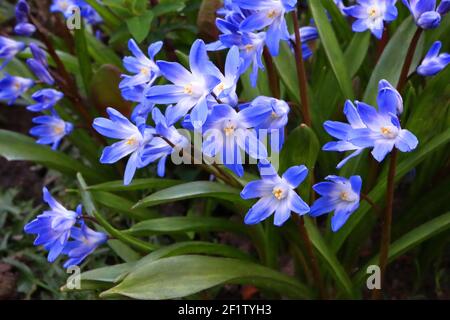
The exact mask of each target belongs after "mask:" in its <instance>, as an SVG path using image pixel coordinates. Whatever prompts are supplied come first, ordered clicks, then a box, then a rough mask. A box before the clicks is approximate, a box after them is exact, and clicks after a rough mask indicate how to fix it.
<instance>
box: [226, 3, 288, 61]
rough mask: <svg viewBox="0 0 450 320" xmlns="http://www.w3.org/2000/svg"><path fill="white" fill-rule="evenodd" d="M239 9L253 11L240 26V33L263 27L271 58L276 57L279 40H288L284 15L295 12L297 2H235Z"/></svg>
mask: <svg viewBox="0 0 450 320" xmlns="http://www.w3.org/2000/svg"><path fill="white" fill-rule="evenodd" d="M234 2H235V3H236V4H237V5H238V6H239V7H240V8H242V9H248V10H253V11H254V12H253V13H252V14H251V15H249V16H248V17H246V19H245V20H244V21H243V22H242V23H241V24H240V29H241V31H244V32H252V31H256V30H261V29H263V28H265V27H268V28H267V31H266V45H267V47H268V48H269V51H270V53H271V54H272V55H273V56H277V55H278V53H279V48H280V41H281V40H289V31H288V28H287V24H286V19H285V14H286V13H288V12H291V11H293V10H295V8H296V5H297V0H254V1H248V0H236V1H234Z"/></svg>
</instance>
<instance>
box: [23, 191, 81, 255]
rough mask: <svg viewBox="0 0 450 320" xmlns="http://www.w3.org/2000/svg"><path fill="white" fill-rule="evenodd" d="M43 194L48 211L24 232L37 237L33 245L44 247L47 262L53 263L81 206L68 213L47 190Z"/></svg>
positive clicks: (28, 225) (30, 223) (67, 237)
mask: <svg viewBox="0 0 450 320" xmlns="http://www.w3.org/2000/svg"><path fill="white" fill-rule="evenodd" d="M43 193H44V201H45V202H46V203H47V204H48V205H49V206H50V210H48V211H44V212H43V213H42V214H40V215H38V216H37V217H36V219H34V220H33V221H31V222H29V223H28V224H27V225H26V226H25V227H24V230H25V232H26V233H29V234H36V235H37V238H36V240H35V241H34V245H36V246H40V245H42V246H44V248H45V250H47V251H49V254H48V261H49V262H53V261H55V260H56V258H57V257H58V256H59V255H60V254H61V253H62V251H63V249H64V247H65V245H66V243H67V240H68V239H69V236H70V233H71V230H72V227H73V226H74V225H75V223H76V222H77V218H78V217H79V216H80V215H81V205H79V206H78V207H77V209H76V211H69V210H67V209H66V208H64V207H63V206H62V205H61V204H60V203H59V202H57V201H56V200H55V199H54V198H53V197H52V196H51V194H50V193H49V192H48V190H47V188H44V189H43Z"/></svg>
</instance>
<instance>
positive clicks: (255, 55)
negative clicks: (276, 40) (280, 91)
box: [240, 32, 266, 87]
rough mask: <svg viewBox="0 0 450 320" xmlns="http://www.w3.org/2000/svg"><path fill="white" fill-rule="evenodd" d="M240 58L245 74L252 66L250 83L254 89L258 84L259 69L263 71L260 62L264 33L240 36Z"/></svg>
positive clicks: (264, 39)
mask: <svg viewBox="0 0 450 320" xmlns="http://www.w3.org/2000/svg"><path fill="white" fill-rule="evenodd" d="M241 39H242V45H241V47H240V49H241V57H242V59H243V60H244V61H243V65H242V72H245V71H246V70H247V69H248V68H249V67H250V66H252V72H251V73H250V83H251V85H252V86H253V87H256V83H257V82H258V71H259V69H262V70H264V63H263V61H262V54H263V50H264V46H265V44H266V43H265V41H266V33H265V32H259V33H251V32H246V33H244V34H243V35H242V37H241Z"/></svg>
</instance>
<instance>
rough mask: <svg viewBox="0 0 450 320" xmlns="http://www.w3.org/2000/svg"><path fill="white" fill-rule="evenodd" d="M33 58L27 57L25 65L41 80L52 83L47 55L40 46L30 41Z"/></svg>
mask: <svg viewBox="0 0 450 320" xmlns="http://www.w3.org/2000/svg"><path fill="white" fill-rule="evenodd" d="M30 49H31V53H32V54H33V58H30V59H27V65H28V67H29V68H30V70H31V71H32V72H33V73H34V75H35V76H36V77H38V79H39V80H41V81H42V82H44V83H46V84H48V85H53V84H54V83H55V79H54V78H53V77H52V75H51V74H50V72H49V70H48V62H47V56H46V54H45V52H44V50H42V49H41V48H39V46H38V45H37V44H35V43H30Z"/></svg>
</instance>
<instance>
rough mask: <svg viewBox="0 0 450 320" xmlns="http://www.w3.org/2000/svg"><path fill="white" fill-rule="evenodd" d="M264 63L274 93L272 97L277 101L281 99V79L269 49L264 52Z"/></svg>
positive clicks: (265, 48)
mask: <svg viewBox="0 0 450 320" xmlns="http://www.w3.org/2000/svg"><path fill="white" fill-rule="evenodd" d="M263 56H264V62H265V63H266V67H267V75H268V77H269V84H270V90H271V91H272V96H273V97H274V98H276V99H280V79H279V78H278V74H277V70H276V69H275V65H274V64H273V59H272V56H271V55H270V52H269V50H268V49H267V47H264V51H263Z"/></svg>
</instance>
